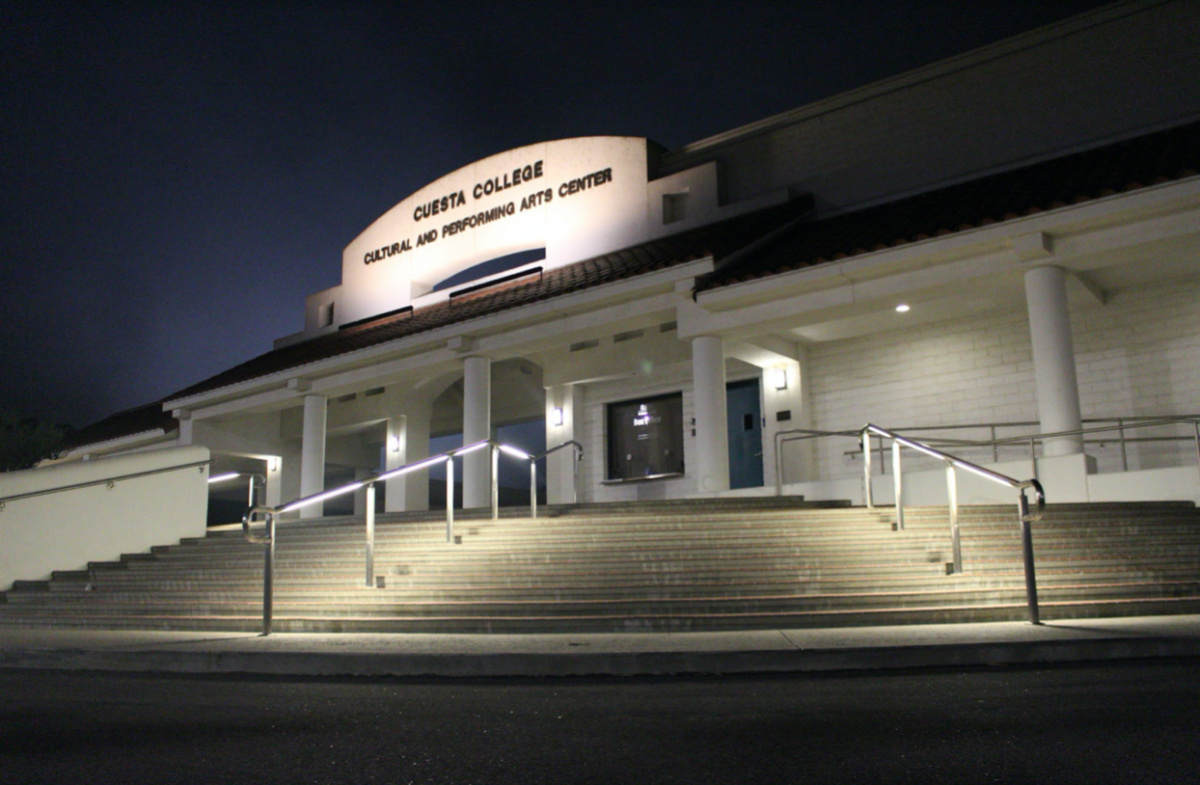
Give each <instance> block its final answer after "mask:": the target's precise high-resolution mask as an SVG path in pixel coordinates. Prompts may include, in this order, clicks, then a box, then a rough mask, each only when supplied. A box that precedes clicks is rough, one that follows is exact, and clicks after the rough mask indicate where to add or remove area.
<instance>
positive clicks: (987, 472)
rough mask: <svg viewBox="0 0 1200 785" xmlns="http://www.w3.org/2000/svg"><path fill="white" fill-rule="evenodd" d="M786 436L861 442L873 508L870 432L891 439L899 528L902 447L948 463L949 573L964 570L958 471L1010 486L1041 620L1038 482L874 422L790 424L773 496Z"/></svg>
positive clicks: (1034, 615)
mask: <svg viewBox="0 0 1200 785" xmlns="http://www.w3.org/2000/svg"><path fill="white" fill-rule="evenodd" d="M787 435H790V436H792V437H793V438H792V439H791V440H793V441H794V440H798V439H817V438H822V437H826V436H843V437H854V438H857V439H858V440H859V442H860V443H861V444H862V450H863V454H864V456H865V458H864V461H863V464H864V466H863V498H864V500H865V502H866V505H867V508H868V509H873V508H874V506H875V504H874V499H873V495H872V489H871V452H872V451H871V444H870V439H871V436H872V435H875V436H877V437H882V438H885V439H891V440H892V467H893V468H892V475H893V478H894V482H895V493H896V528H897V530H903V529H904V484H903V470H902V467H901V462H900V447H901V446H904V447H909V448H911V449H914V450H917V451H919V452H923V453H925V454H926V455H930V456H932V457H934V458H938V459H940V460H942V461H944V462H945V463H946V488H947V493H948V495H949V500H948V501H949V505H948V509H949V513H950V541H951V545H952V553H953V566H952V570H953V574H956V575H957V574H960V573H962V571H963V566H962V540H961V537H960V532H959V525H958V473H957V469H965V470H966V471H969V472H972V473H973V474H977V475H979V476H980V477H983V478H985V479H988V480H991V481H992V482H995V483H999V484H1001V485H1007V486H1008V487H1010V488H1012V489H1014V490H1016V491H1017V492H1018V496H1017V511H1018V516H1017V517H1018V521H1019V523H1020V526H1021V551H1022V556H1023V560H1024V563H1025V595H1026V599H1027V603H1028V605H1029V621H1030V623H1032V624H1039V623H1041V622H1040V615H1039V611H1038V599H1037V577H1036V573H1035V570H1034V560H1033V534H1032V531H1031V527H1030V524H1031V523H1033V522H1035V521H1038V520H1041V518H1042V515H1043V513H1044V511H1045V509H1046V494H1045V492H1044V491H1043V489H1042V485H1041V483H1040V482H1038V481H1037V479H1036V478H1035V479H1030V480H1016V479H1013V478H1012V477H1009V476H1007V475H1004V474H1000V473H999V472H995V471H992V470H991V469H985V468H984V467H982V466H980V465H978V464H975V463H971V462H970V461H966V460H963V459H962V458H958V457H956V456H953V455H950V454H949V453H945V452H942V451H941V450H938V449H936V448H934V447H932V446H930V445H929V444H926V443H923V442H919V441H916V440H915V439H909V438H907V437H905V436H901V435H900V434H898V433H894V432H892V431H889V430H887V429H886V428H880V427H879V426H877V425H873V424H871V423H867V424H866V425H864V426H863V427H862V428H860V429H859V430H857V431H818V430H814V429H810V428H794V429H789V430H787V431H779V432H778V433H776V434H775V461H776V464H775V469H776V471H775V493H776V495H777V496H779V495H782V493H783V480H782V476H783V464H782V461H781V459H780V454H781V450H780V445H781V444H782V441H783V440H782V439H781V437H784V436H787ZM1028 489H1033V492H1034V494H1035V497H1036V500H1037V511H1036V512H1033V513H1031V512H1030V511H1029V499H1028V498H1027V497H1026V495H1025V491H1026V490H1028Z"/></svg>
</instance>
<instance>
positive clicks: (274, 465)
mask: <svg viewBox="0 0 1200 785" xmlns="http://www.w3.org/2000/svg"><path fill="white" fill-rule="evenodd" d="M267 471H269V472H275V471H279V458H278V457H276V456H272V457H270V458H268V459H267Z"/></svg>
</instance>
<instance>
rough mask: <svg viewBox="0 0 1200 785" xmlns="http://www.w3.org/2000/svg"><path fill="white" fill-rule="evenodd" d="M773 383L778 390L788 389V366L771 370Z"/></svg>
mask: <svg viewBox="0 0 1200 785" xmlns="http://www.w3.org/2000/svg"><path fill="white" fill-rule="evenodd" d="M771 384H772V385H774V387H775V389H776V390H786V389H787V368H776V369H775V370H773V371H771Z"/></svg>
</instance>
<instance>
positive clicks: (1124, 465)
mask: <svg viewBox="0 0 1200 785" xmlns="http://www.w3.org/2000/svg"><path fill="white" fill-rule="evenodd" d="M1117 434H1118V435H1119V436H1120V437H1121V471H1123V472H1127V471H1129V456H1128V455H1126V453H1125V420H1124V418H1121V417H1118V418H1117Z"/></svg>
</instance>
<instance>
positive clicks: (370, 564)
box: [365, 483, 375, 589]
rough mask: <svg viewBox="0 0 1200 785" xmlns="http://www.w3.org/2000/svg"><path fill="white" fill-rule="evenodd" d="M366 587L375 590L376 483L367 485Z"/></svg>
mask: <svg viewBox="0 0 1200 785" xmlns="http://www.w3.org/2000/svg"><path fill="white" fill-rule="evenodd" d="M365 550H366V570H367V572H366V580H365V583H366V587H367V588H368V589H373V588H375V483H368V485H367V531H366V549H365Z"/></svg>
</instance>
